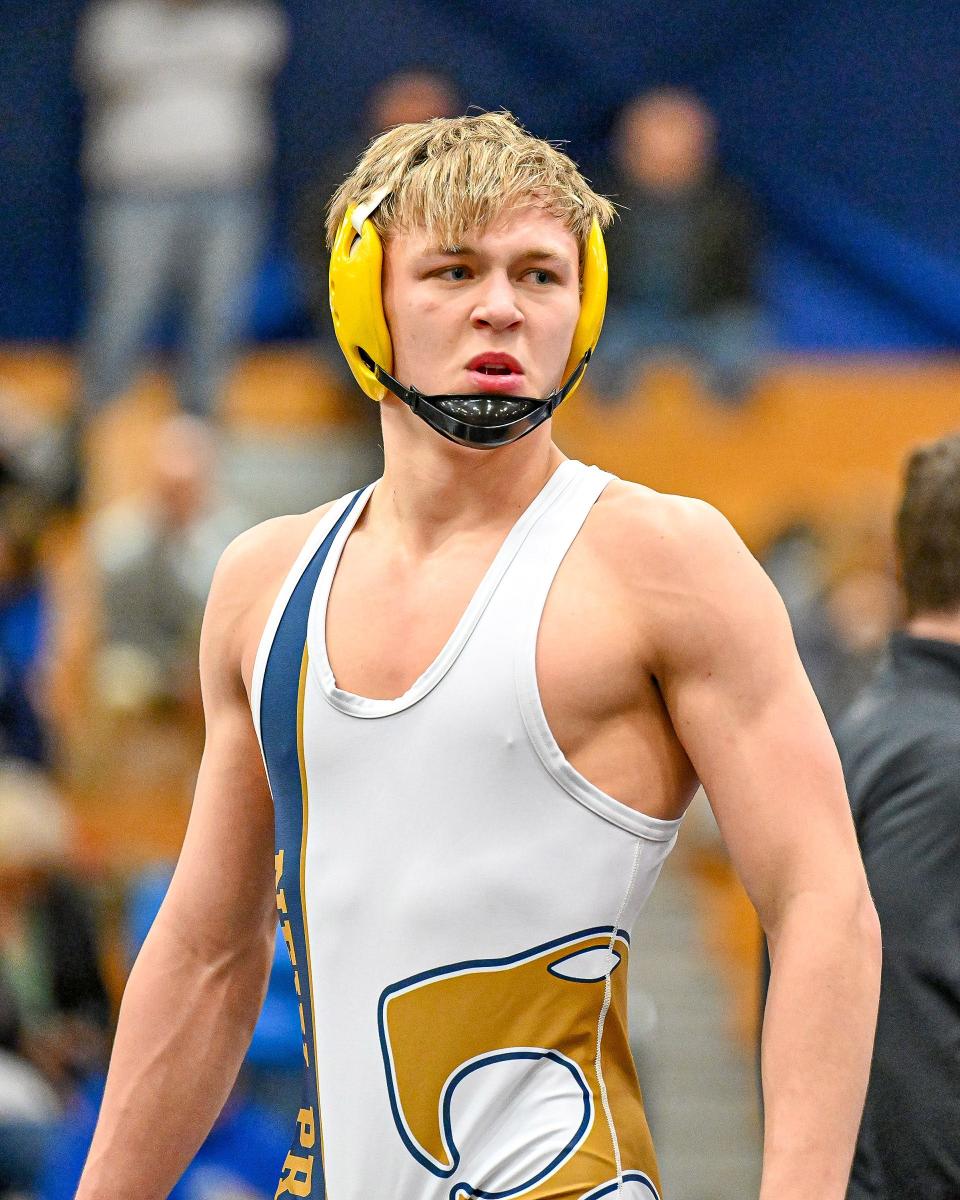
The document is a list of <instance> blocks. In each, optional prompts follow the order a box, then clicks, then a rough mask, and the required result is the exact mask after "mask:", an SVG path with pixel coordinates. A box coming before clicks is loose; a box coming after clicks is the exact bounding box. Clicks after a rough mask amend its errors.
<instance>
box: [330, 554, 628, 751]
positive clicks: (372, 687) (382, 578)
mask: <svg viewBox="0 0 960 1200" xmlns="http://www.w3.org/2000/svg"><path fill="white" fill-rule="evenodd" d="M498 546H499V543H493V542H490V541H486V542H470V541H462V542H460V543H459V544H458V545H457V546H456V547H454V548H453V549H451V550H450V551H449V552H447V553H445V554H442V555H437V556H435V557H434V558H432V559H430V560H428V561H421V562H419V563H418V564H416V565H415V566H413V565H411V564H406V563H404V562H403V561H401V560H399V559H390V558H389V557H384V556H383V555H382V554H377V553H376V552H374V550H373V548H372V547H367V546H366V545H365V544H364V542H363V539H362V537H356V538H355V539H354V538H351V539H350V540H349V541H348V542H347V544H346V546H345V548H344V552H343V556H342V558H341V560H340V562H339V564H338V565H337V569H336V573H335V575H334V579H333V582H332V586H331V590H330V596H329V601H328V604H327V610H326V621H325V637H326V650H327V656H328V658H329V661H330V666H331V669H332V672H333V675H334V678H335V679H336V682H337V685H338V687H340V688H341V689H343V690H344V691H347V692H351V693H354V694H356V695H360V696H366V697H369V698H371V699H394V698H396V697H398V696H401V695H403V694H404V693H405V692H406V691H408V690H409V689H410V688H411V687H412V686H413V685H414V684H415V683H416V681H417V680H418V679H419V678H420V677H421V675H422V674H423V673H424V672H425V671H427V670H428V669H429V668H430V667H431V666H432V665H433V664H434V663H435V662H436V660H437V659H438V657H440V656H441V655H442V654H443V652H444V649H445V647H447V646H448V644H449V643H450V642H451V639H453V640H454V641H455V642H459V641H460V640H461V639H462V637H463V636H464V633H465V632H466V630H468V629H471V627H472V626H473V621H474V618H476V616H477V610H478V606H482V605H483V603H484V601H485V600H490V601H491V604H490V608H491V609H494V607H495V612H488V610H487V609H484V610H483V615H482V617H481V619H482V620H483V621H484V622H485V625H484V626H483V627H481V628H480V629H478V630H477V631H476V632H471V634H470V636H481V637H483V638H484V645H485V646H486V647H487V648H488V651H489V653H490V655H491V656H493V655H496V656H498V657H502V656H504V655H508V656H516V655H517V654H523V653H528V652H529V651H530V646H531V644H532V643H533V641H534V640H535V643H536V662H537V677H538V684H539V688H540V692H541V696H542V699H543V701H544V704H545V707H547V709H548V711H550V712H551V713H552V715H553V716H554V717H555V718H556V719H557V720H558V721H560V722H561V724H562V725H563V726H564V727H566V726H568V725H580V724H582V723H583V722H584V721H588V720H593V721H597V720H600V719H602V718H603V717H604V716H605V715H607V714H609V713H612V712H616V711H619V710H621V709H623V708H625V707H629V706H630V705H631V704H633V703H635V702H636V700H637V699H638V696H639V692H640V691H642V687H639V686H638V685H639V684H640V683H641V679H642V673H638V671H637V670H636V660H635V658H634V657H633V655H632V654H631V653H629V652H625V648H626V647H627V646H628V645H630V644H631V643H632V641H633V632H634V631H632V630H631V628H630V614H629V613H628V612H627V611H625V606H624V605H622V604H619V603H618V602H616V600H615V599H613V598H612V596H611V587H610V581H609V580H607V579H606V578H605V577H604V576H603V575H602V573H600V574H598V572H597V571H596V569H595V567H596V564H595V563H593V562H592V561H591V555H590V550H589V544H587V543H581V544H578V543H577V542H575V543H574V545H573V546H572V547H571V549H570V550H569V551H568V554H567V556H566V557H565V559H564V561H563V562H562V563H561V565H560V567H559V569H558V570H557V572H556V574H555V576H554V577H553V579H552V582H551V581H550V580H541V585H542V587H547V586H549V592H548V595H547V598H546V602H545V604H544V602H543V596H542V592H541V594H540V596H539V597H537V598H532V597H531V598H528V597H526V596H525V595H523V594H522V593H518V589H517V588H516V586H515V584H514V583H513V581H512V580H511V579H510V578H509V576H508V577H507V578H505V579H502V580H501V579H499V578H497V577H496V576H495V578H494V579H493V580H491V578H490V575H489V569H490V567H491V564H492V563H493V562H494V558H495V556H496V553H497V549H498ZM494 585H495V586H496V588H503V589H504V593H503V594H499V593H498V592H497V591H496V590H494ZM493 597H496V598H497V603H496V605H495V606H494V604H493ZM541 606H542V607H541ZM537 609H541V611H540V614H539V617H540V619H539V624H538V623H537V615H538V613H537V611H535V610H537ZM493 625H495V626H496V631H495V632H496V636H493V637H492V636H491V627H492V626H493Z"/></svg>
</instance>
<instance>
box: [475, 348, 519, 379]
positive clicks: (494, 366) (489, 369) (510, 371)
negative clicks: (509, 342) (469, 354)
mask: <svg viewBox="0 0 960 1200" xmlns="http://www.w3.org/2000/svg"><path fill="white" fill-rule="evenodd" d="M467 370H468V371H479V372H480V373H481V374H482V375H522V374H523V367H521V366H520V364H519V363H518V362H517V360H516V359H515V358H514V357H513V355H512V354H501V353H499V352H495V351H492V350H488V351H487V352H486V353H485V354H478V355H476V356H475V357H474V358H471V359H470V361H469V362H468V363H467Z"/></svg>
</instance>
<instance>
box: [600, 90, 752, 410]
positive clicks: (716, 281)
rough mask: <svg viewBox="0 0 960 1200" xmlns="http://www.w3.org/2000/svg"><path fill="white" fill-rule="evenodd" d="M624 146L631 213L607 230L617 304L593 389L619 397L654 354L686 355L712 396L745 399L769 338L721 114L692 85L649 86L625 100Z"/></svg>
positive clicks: (620, 161) (619, 144)
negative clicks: (721, 134)
mask: <svg viewBox="0 0 960 1200" xmlns="http://www.w3.org/2000/svg"><path fill="white" fill-rule="evenodd" d="M613 151H614V168H615V176H614V183H613V187H612V189H611V190H612V192H613V194H614V198H615V199H616V201H617V203H618V205H619V206H621V212H620V214H619V220H618V221H616V222H615V223H614V225H613V227H612V229H611V230H610V232H609V234H608V243H609V248H610V304H609V308H608V311H607V317H606V322H605V327H604V335H603V338H602V339H601V341H600V347H599V350H598V353H597V361H596V363H595V364H594V366H593V367H592V368H591V378H592V381H593V384H594V386H595V387H596V388H597V389H598V391H599V392H600V393H601V394H604V395H607V396H614V395H619V394H620V393H621V392H622V391H623V390H624V389H625V388H626V387H627V386H629V384H630V383H631V382H632V376H633V374H634V373H636V372H637V371H639V370H641V369H642V368H643V367H644V366H645V365H646V364H648V363H649V362H650V361H651V360H652V359H654V358H658V357H663V356H664V355H670V354H677V353H679V354H681V355H684V356H686V357H690V358H692V359H693V360H694V362H695V363H696V364H697V365H698V366H699V368H700V370H701V372H702V374H703V378H704V383H705V384H706V386H707V388H708V389H709V390H710V391H711V393H712V394H714V395H715V396H717V397H718V398H721V399H725V400H729V401H738V400H741V399H742V398H743V397H744V396H745V395H746V394H747V393H748V392H749V390H750V388H751V387H752V386H753V382H754V378H755V375H756V371H757V365H758V353H759V349H760V342H761V333H760V318H759V310H758V305H757V296H756V287H755V275H756V269H757V259H758V227H757V218H756V216H755V213H754V210H753V206H752V204H751V203H750V201H749V199H748V198H747V196H746V195H745V194H744V192H743V191H742V190H741V189H740V188H739V187H738V186H737V185H735V184H734V183H733V182H732V181H731V180H730V179H728V178H726V177H725V176H724V175H723V174H722V172H721V171H720V169H719V167H718V165H717V161H716V131H715V126H714V119H713V117H712V115H711V114H710V112H709V111H708V110H707V109H706V108H705V107H704V105H703V104H702V103H701V102H700V101H699V100H698V99H697V98H696V97H695V96H693V95H691V94H690V93H687V92H682V91H673V90H668V89H663V90H658V91H654V92H649V93H647V94H646V95H643V96H639V97H637V98H636V99H634V100H632V101H631V102H630V103H629V104H628V105H627V106H626V107H625V108H624V110H623V112H622V113H621V115H620V118H619V121H618V124H617V128H616V132H615V138H614V146H613ZM598 368H599V369H598Z"/></svg>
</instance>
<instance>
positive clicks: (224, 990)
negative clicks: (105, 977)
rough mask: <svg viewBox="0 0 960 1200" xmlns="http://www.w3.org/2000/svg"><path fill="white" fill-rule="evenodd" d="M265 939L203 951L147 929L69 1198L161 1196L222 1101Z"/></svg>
mask: <svg viewBox="0 0 960 1200" xmlns="http://www.w3.org/2000/svg"><path fill="white" fill-rule="evenodd" d="M272 945H273V944H272V940H271V941H270V943H269V945H268V944H267V942H266V939H263V940H262V941H258V940H253V941H252V942H251V944H250V945H249V946H248V947H246V948H245V949H244V950H242V951H236V952H233V953H229V954H222V955H219V956H217V957H210V958H205V957H204V956H202V955H201V954H200V953H199V952H198V951H197V950H196V949H195V948H192V947H190V946H188V945H186V944H185V943H184V942H182V941H179V940H176V939H174V938H171V937H168V936H165V935H164V933H163V931H162V930H155V931H154V932H153V933H152V934H151V938H150V939H148V941H147V943H146V944H145V946H144V951H143V953H142V954H141V956H140V958H139V959H138V960H137V963H136V964H135V966H134V969H133V971H132V973H131V976H130V981H129V983H128V985H127V989H126V992H125V994H124V998H123V1004H122V1007H121V1010H120V1023H119V1027H118V1030H117V1037H116V1041H115V1043H114V1049H113V1056H112V1059H111V1064H110V1072H109V1075H108V1077H107V1088H106V1094H105V1096H104V1102H103V1108H102V1110H101V1114H100V1120H99V1123H98V1125H97V1130H96V1134H95V1136H94V1139H93V1145H92V1147H91V1150H90V1155H89V1158H88V1160H87V1165H86V1168H85V1170H84V1173H83V1177H82V1179H81V1182H80V1187H79V1190H78V1192H77V1200H106V1198H107V1197H110V1198H111V1200H113V1198H115V1197H117V1196H124V1195H136V1196H138V1197H139V1198H140V1200H154V1198H155V1200H162V1198H163V1197H166V1196H167V1195H168V1193H169V1192H170V1190H171V1188H172V1187H173V1186H174V1184H175V1183H176V1181H177V1180H178V1179H179V1178H180V1176H181V1174H182V1173H183V1171H184V1170H185V1169H186V1167H187V1165H188V1164H189V1163H190V1162H191V1160H192V1158H193V1156H194V1155H195V1153H196V1151H197V1149H198V1148H199V1147H200V1145H201V1144H202V1142H203V1140H204V1139H205V1137H206V1136H207V1134H208V1133H209V1131H210V1128H211V1127H212V1125H213V1123H214V1121H215V1120H216V1118H217V1116H218V1114H219V1112H220V1110H221V1108H222V1107H223V1105H224V1103H225V1102H226V1099H227V1097H228V1096H229V1094H230V1090H231V1088H232V1087H233V1084H234V1081H235V1080H236V1076H237V1072H238V1070H239V1068H240V1064H241V1062H242V1060H243V1056H244V1054H245V1053H246V1049H247V1047H248V1045H249V1042H250V1037H251V1034H252V1031H253V1026H254V1024H255V1023H256V1019H257V1014H258V1013H259V1011H260V1006H261V1004H262V1002H263V995H264V990H265V987H266V982H267V978H268V974H269V967H270V957H271V954H272Z"/></svg>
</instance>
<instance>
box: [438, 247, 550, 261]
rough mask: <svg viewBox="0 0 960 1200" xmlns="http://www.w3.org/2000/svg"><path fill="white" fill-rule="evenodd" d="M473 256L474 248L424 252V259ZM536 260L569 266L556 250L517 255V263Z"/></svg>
mask: <svg viewBox="0 0 960 1200" xmlns="http://www.w3.org/2000/svg"><path fill="white" fill-rule="evenodd" d="M468 255H473V256H474V257H475V258H478V257H480V251H479V250H477V249H476V247H475V246H430V247H429V248H428V249H427V250H426V251H425V252H424V256H425V257H428V258H430V257H434V256H436V257H441V258H442V257H454V258H459V257H463V256H468ZM534 259H536V260H537V261H539V262H552V263H557V264H560V265H564V264H566V265H569V263H568V260H567V259H566V258H565V257H564V256H563V255H562V254H558V253H557V251H556V250H547V249H544V248H542V247H539V246H538V247H534V248H533V249H532V250H524V252H523V253H522V254H520V255H518V258H517V260H518V261H519V262H528V261H531V260H534Z"/></svg>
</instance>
